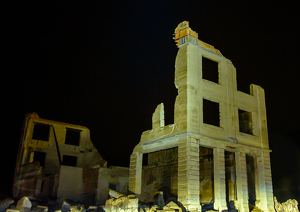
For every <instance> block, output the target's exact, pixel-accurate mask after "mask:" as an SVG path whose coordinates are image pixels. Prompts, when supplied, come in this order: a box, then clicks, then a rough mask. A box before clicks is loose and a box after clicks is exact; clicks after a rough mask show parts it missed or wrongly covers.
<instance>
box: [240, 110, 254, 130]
mask: <svg viewBox="0 0 300 212" xmlns="http://www.w3.org/2000/svg"><path fill="white" fill-rule="evenodd" d="M239 128H240V132H243V133H247V134H250V135H253V126H252V113H251V112H247V111H243V110H240V109H239Z"/></svg>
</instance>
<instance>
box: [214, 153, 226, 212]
mask: <svg viewBox="0 0 300 212" xmlns="http://www.w3.org/2000/svg"><path fill="white" fill-rule="evenodd" d="M224 152H225V151H224V149H221V148H214V182H215V185H214V192H215V203H214V209H215V210H219V211H222V210H227V206H226V184H225V155H224Z"/></svg>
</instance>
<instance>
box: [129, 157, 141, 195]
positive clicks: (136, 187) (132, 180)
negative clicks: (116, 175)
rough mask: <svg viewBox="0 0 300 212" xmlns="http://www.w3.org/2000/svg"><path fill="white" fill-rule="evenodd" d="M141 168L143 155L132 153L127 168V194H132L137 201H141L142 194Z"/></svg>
mask: <svg viewBox="0 0 300 212" xmlns="http://www.w3.org/2000/svg"><path fill="white" fill-rule="evenodd" d="M142 166H143V153H141V152H134V153H132V154H131V156H130V167H129V193H130V192H132V193H134V194H135V195H136V197H137V198H139V199H141V194H142Z"/></svg>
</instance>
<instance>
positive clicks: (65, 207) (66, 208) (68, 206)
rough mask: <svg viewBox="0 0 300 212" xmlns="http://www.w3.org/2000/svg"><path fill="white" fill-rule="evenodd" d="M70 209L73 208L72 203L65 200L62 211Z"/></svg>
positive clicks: (65, 211) (67, 211)
mask: <svg viewBox="0 0 300 212" xmlns="http://www.w3.org/2000/svg"><path fill="white" fill-rule="evenodd" d="M70 210H71V205H70V204H69V203H67V202H66V201H63V204H62V206H61V212H69V211H70Z"/></svg>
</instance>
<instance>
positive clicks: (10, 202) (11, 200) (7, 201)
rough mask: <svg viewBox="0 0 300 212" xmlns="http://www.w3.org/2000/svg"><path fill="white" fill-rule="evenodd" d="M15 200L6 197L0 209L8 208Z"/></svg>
mask: <svg viewBox="0 0 300 212" xmlns="http://www.w3.org/2000/svg"><path fill="white" fill-rule="evenodd" d="M14 202H15V201H14V200H13V199H12V198H6V199H4V200H2V201H0V211H4V210H5V209H6V208H8V207H9V206H10V205H11V204H13V203H14Z"/></svg>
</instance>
